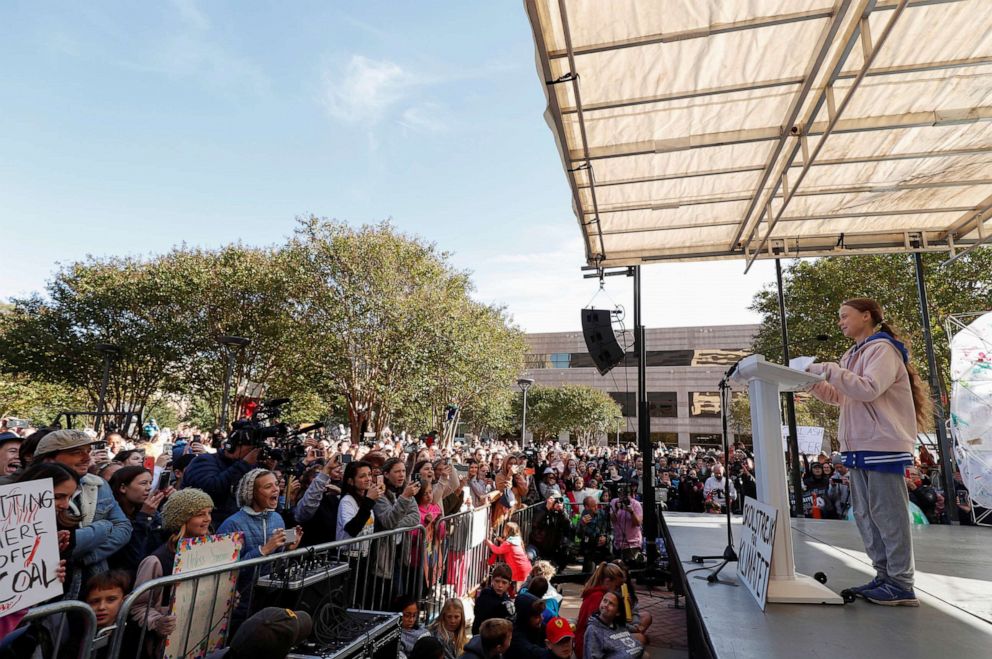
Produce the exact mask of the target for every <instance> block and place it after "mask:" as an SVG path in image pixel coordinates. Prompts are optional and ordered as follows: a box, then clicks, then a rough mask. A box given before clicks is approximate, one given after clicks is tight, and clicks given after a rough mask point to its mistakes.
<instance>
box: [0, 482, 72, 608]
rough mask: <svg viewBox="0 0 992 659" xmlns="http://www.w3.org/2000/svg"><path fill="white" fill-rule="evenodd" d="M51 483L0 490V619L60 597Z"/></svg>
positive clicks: (57, 543)
mask: <svg viewBox="0 0 992 659" xmlns="http://www.w3.org/2000/svg"><path fill="white" fill-rule="evenodd" d="M52 488H53V485H52V479H51V478H45V479H43V480H36V481H27V482H26V483H14V484H13V485H0V617H3V616H5V615H7V614H9V613H14V612H15V611H22V610H24V609H26V608H28V607H31V606H34V605H35V604H37V603H39V602H44V601H45V600H48V599H51V598H53V597H58V596H59V595H61V594H62V584H61V583H60V582H59V580H58V577H57V576H56V573H57V571H58V567H59V539H58V529H57V528H56V526H55V493H54V492H53V491H52Z"/></svg>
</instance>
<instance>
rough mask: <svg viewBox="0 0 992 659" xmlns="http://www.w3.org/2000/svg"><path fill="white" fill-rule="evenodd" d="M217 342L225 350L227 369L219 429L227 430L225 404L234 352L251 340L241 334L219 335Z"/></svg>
mask: <svg viewBox="0 0 992 659" xmlns="http://www.w3.org/2000/svg"><path fill="white" fill-rule="evenodd" d="M217 343H219V344H221V345H222V346H224V348H225V349H226V351H227V371H226V373H225V374H224V398H223V400H222V401H221V406H220V431H221V432H225V433H226V432H227V406H228V402H229V401H230V398H231V376H232V375H234V357H235V352H236V351H238V350H241V349H243V348H244V347H245V346H247V345H248V344H249V343H251V341H250V340H249V339H246V338H244V337H241V336H219V337H217Z"/></svg>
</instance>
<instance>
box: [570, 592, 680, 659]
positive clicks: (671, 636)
mask: <svg viewBox="0 0 992 659" xmlns="http://www.w3.org/2000/svg"><path fill="white" fill-rule="evenodd" d="M557 588H558V591H559V592H560V593H561V594H562V595H564V596H565V599H564V601H562V603H561V614H562V616H564V617H565V618H568V619H569V620H572V621H574V620H575V618H576V617H577V616H578V614H579V605H580V604H581V603H582V600H581V599H580V598H579V594H580V593H581V592H582V586H581V585H579V584H561V585H559V586H557ZM637 598H638V600H639V601H640V607H641V610H642V611H645V612H648V613H650V614H651V617H652V618H653V621H652V623H651V629H650V630H649V631H648V638H649V639H650V646H649V647H648V652H649V653H650V656H651V659H685V658H687V657H688V656H689V653H688V651H687V642H686V628H685V609H684V608H681V607H684V606H685V602H684V600H682V599H680V600H679V607H680V608H678V609H676V608H674V602H675V600H674V597H673V595H672V593H670V592H668V591H667V590H665V589H664V588H662V587H658V588H655V589H654V590H647V589H646V588H641V587H638V589H637Z"/></svg>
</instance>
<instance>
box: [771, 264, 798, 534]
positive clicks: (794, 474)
mask: <svg viewBox="0 0 992 659" xmlns="http://www.w3.org/2000/svg"><path fill="white" fill-rule="evenodd" d="M775 281H776V283H777V284H778V320H779V325H780V326H781V328H782V363H783V364H785V365H787V366H788V364H789V359H790V357H789V321H788V319H787V317H786V315H785V291H784V289H783V288H782V259H775ZM785 416H786V423H787V424H788V425H789V455H790V459H789V467H790V472H791V474H790V476H791V479H792V492H793V496H792V516H793V517H802V510H803V508H802V501H803V480H802V473H801V472H800V470H799V434H798V432H797V430H796V399H795V396H794V395H793V393H792V392H791V391H787V392H786V393H785Z"/></svg>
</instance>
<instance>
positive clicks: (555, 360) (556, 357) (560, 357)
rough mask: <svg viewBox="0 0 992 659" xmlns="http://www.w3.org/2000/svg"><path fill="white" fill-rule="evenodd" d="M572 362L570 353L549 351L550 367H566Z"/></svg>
mask: <svg viewBox="0 0 992 659" xmlns="http://www.w3.org/2000/svg"><path fill="white" fill-rule="evenodd" d="M571 362H572V353H570V352H553V353H551V368H568V367H569V366H570V365H571Z"/></svg>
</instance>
